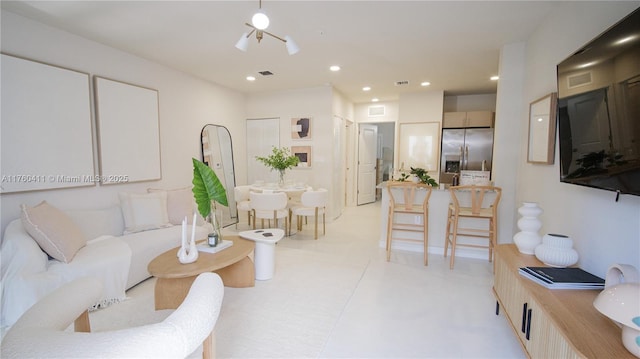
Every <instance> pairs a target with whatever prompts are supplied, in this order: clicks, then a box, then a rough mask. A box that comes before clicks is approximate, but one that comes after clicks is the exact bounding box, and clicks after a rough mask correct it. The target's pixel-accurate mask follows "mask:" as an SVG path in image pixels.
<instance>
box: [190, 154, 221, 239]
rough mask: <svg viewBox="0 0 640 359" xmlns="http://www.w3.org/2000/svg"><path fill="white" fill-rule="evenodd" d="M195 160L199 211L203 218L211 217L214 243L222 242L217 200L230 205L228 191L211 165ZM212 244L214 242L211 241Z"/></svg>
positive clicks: (195, 192) (195, 181)
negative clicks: (217, 214)
mask: <svg viewBox="0 0 640 359" xmlns="http://www.w3.org/2000/svg"><path fill="white" fill-rule="evenodd" d="M192 161H193V182H192V183H193V189H192V191H193V196H194V198H195V200H196V204H197V205H198V212H199V213H200V215H202V217H203V218H209V219H210V223H211V225H212V226H213V233H211V234H210V235H209V238H214V239H216V240H215V241H214V243H220V242H222V234H221V233H220V219H219V218H217V217H216V212H217V211H216V202H217V203H220V204H221V205H223V206H229V203H228V202H227V191H226V190H225V189H224V186H222V183H221V182H220V180H219V179H218V176H216V173H215V172H214V171H213V170H212V169H211V167H209V166H207V165H206V164H204V163H203V162H202V161H199V160H197V159H195V158H192ZM209 245H212V243H209Z"/></svg>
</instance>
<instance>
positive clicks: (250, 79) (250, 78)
mask: <svg viewBox="0 0 640 359" xmlns="http://www.w3.org/2000/svg"><path fill="white" fill-rule="evenodd" d="M255 80H256V78H255V77H253V76H247V81H255Z"/></svg>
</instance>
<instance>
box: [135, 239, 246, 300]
mask: <svg viewBox="0 0 640 359" xmlns="http://www.w3.org/2000/svg"><path fill="white" fill-rule="evenodd" d="M224 239H225V240H231V241H233V245H232V246H231V247H229V248H226V249H223V250H221V251H220V252H218V253H207V252H198V260H197V261H195V262H193V263H189V264H182V263H180V262H179V261H178V256H177V253H178V247H176V248H173V249H170V250H168V251H166V252H164V253H162V254H161V255H159V256H157V257H156V258H154V259H153V260H152V261H151V263H149V266H148V267H147V270H148V271H149V273H151V275H152V276H154V277H156V278H157V281H156V286H155V306H156V310H160V309H176V308H178V306H179V305H180V304H181V303H182V301H183V300H184V298H185V297H186V296H187V293H188V292H189V288H191V284H192V283H193V281H194V280H195V279H196V277H197V276H198V274H200V273H205V272H215V273H218V275H219V276H220V278H222V282H223V283H224V285H225V286H227V287H235V288H244V287H253V286H254V285H255V269H254V266H253V261H251V258H249V257H248V255H249V254H250V253H251V252H252V251H253V249H254V247H255V243H254V242H252V241H249V240H246V239H243V238H240V237H238V236H225V237H224Z"/></svg>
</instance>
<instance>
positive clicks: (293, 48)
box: [236, 0, 300, 55]
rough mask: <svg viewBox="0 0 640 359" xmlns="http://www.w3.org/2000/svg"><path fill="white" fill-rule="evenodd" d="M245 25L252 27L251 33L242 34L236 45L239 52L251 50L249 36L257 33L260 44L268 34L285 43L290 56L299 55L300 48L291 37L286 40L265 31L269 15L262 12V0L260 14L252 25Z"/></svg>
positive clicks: (258, 13) (255, 17)
mask: <svg viewBox="0 0 640 359" xmlns="http://www.w3.org/2000/svg"><path fill="white" fill-rule="evenodd" d="M244 24H245V25H246V26H248V27H250V28H251V31H250V32H245V33H244V34H242V36H241V37H240V40H238V42H237V43H236V48H237V49H239V50H242V51H247V49H248V48H249V36H251V35H253V33H254V32H255V33H256V39H257V40H258V43H260V40H262V38H263V37H264V34H267V35H269V36H271V37H273V38H275V39H278V40H280V41H282V42H284V44H285V46H286V47H287V52H288V53H289V55H294V54H296V53H298V51H300V48H299V47H298V45H297V44H296V43H295V42H294V41H293V39H292V38H291V36H289V35H287V36H285V37H284V38H282V37H280V36H277V35H274V34H272V33H270V32H268V31H265V29H266V28H267V27H269V17H267V15H266V14H265V13H264V12H262V0H259V8H258V12H256V13H255V14H254V15H253V17H252V18H251V24H249V23H248V22H245V23H244Z"/></svg>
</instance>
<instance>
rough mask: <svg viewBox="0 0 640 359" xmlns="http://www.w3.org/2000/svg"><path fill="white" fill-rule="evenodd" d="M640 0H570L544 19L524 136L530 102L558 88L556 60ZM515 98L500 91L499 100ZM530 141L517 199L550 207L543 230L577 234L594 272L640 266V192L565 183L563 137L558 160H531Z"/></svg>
mask: <svg viewBox="0 0 640 359" xmlns="http://www.w3.org/2000/svg"><path fill="white" fill-rule="evenodd" d="M639 5H640V2H638V1H634V2H567V3H566V4H565V5H564V6H563V7H562V8H561V9H560V11H558V12H556V13H554V14H551V15H550V17H548V19H547V21H546V22H545V23H543V24H541V26H540V27H539V28H538V29H537V31H535V32H534V33H533V34H532V36H531V37H530V38H529V40H528V41H527V45H526V54H525V57H526V59H527V62H526V68H525V86H524V92H523V96H519V95H518V97H522V102H523V104H522V111H521V114H520V116H519V119H520V121H521V122H522V124H523V125H522V126H521V131H520V134H519V138H521V139H526V138H527V133H526V132H527V126H526V125H525V124H526V123H527V122H528V104H529V103H530V102H531V101H534V100H535V99H537V98H540V97H542V96H543V95H545V94H547V93H550V92H555V91H557V89H556V65H557V64H558V63H559V62H560V61H562V60H563V59H565V58H566V57H568V56H569V55H571V54H572V53H573V52H574V51H576V50H577V49H579V48H580V47H582V46H583V45H584V44H585V43H586V42H588V41H589V40H591V39H592V38H594V37H596V36H597V35H599V34H600V33H601V32H603V31H605V30H606V29H607V28H609V27H610V26H612V25H613V24H615V23H616V22H617V21H618V20H620V19H622V18H623V17H624V16H625V15H626V14H628V13H630V12H631V11H632V10H634V9H635V8H637V7H638V6H639ZM587 19H588V21H587ZM501 78H502V76H501ZM514 96H515V95H514ZM510 97H511V95H507V94H505V97H503V98H500V96H499V102H500V101H503V100H504V101H509V100H510ZM512 99H515V98H512ZM526 146H527V143H526V141H525V140H522V141H521V144H520V148H519V154H520V160H519V161H518V163H519V169H518V179H517V183H518V187H517V201H518V203H520V202H522V201H536V202H539V204H540V206H541V207H542V208H543V209H544V213H543V214H542V215H541V216H540V218H541V220H542V223H543V228H542V229H541V231H540V233H562V234H566V235H569V236H571V237H572V238H573V240H574V247H575V248H576V250H577V251H578V253H579V254H580V262H579V265H580V266H581V267H582V268H584V269H585V270H588V271H591V272H593V273H594V274H597V275H600V276H604V274H605V273H606V270H607V268H608V267H609V266H610V265H611V264H613V263H628V264H632V265H634V266H636V268H638V269H640V197H638V196H630V195H622V196H621V197H620V201H619V202H615V193H614V192H609V191H603V190H599V189H593V188H587V187H581V186H576V185H570V184H564V183H560V181H559V176H560V175H559V173H560V168H559V159H558V158H559V157H558V142H557V141H556V150H555V151H556V156H555V161H554V164H553V165H533V164H528V163H526Z"/></svg>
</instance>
